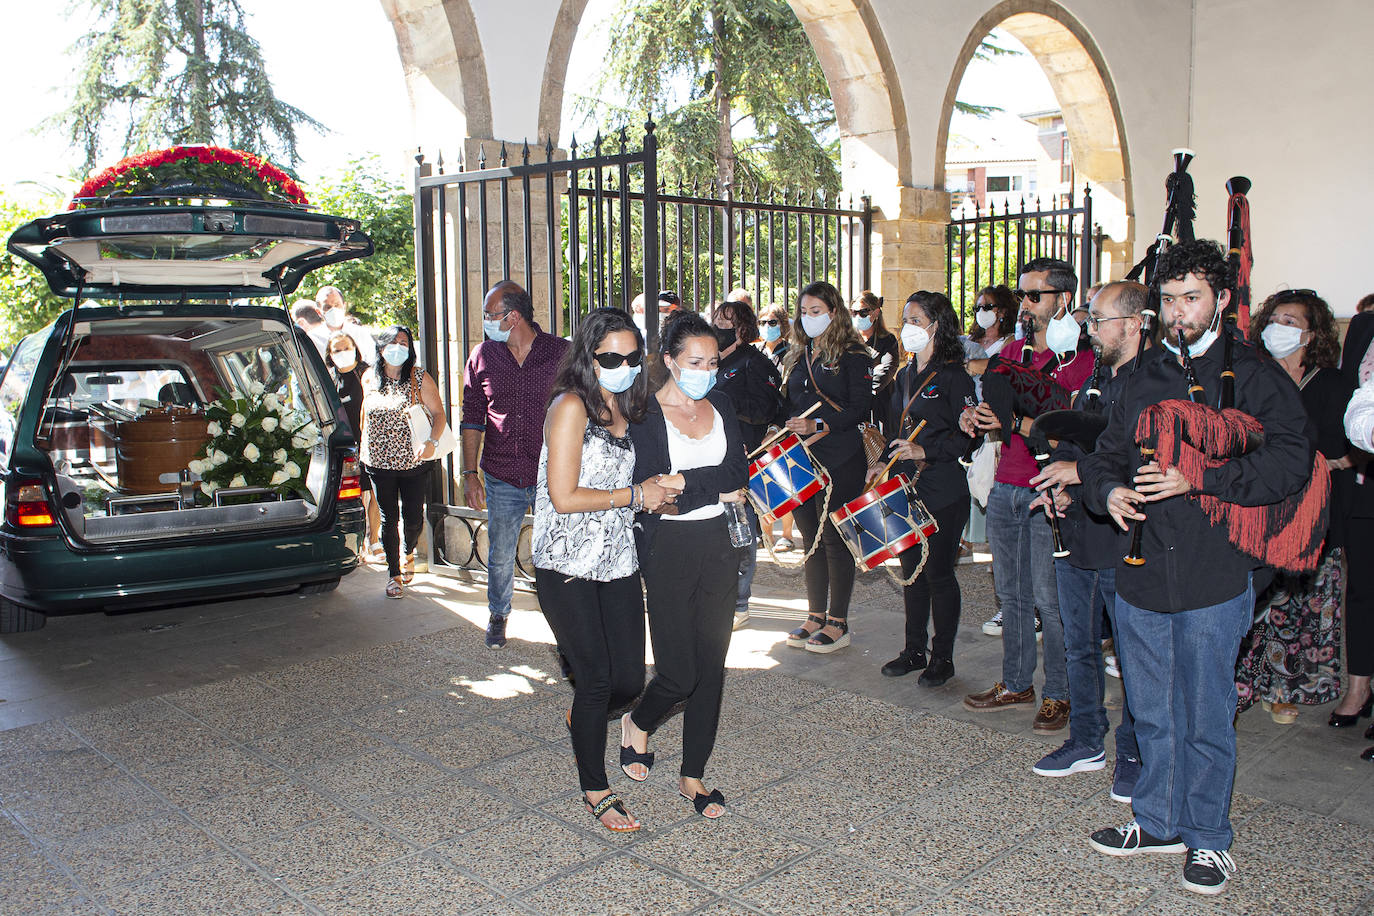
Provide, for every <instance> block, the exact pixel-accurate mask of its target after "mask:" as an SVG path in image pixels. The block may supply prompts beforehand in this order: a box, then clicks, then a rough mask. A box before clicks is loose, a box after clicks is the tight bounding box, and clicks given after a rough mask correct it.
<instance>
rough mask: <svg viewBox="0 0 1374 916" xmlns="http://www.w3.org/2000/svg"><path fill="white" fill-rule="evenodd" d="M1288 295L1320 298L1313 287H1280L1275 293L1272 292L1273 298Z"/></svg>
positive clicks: (1285, 297)
mask: <svg viewBox="0 0 1374 916" xmlns="http://www.w3.org/2000/svg"><path fill="white" fill-rule="evenodd" d="M1290 296H1312V297H1313V298H1314V299H1320V298H1321V297H1320V296H1318V295H1317V291H1316V290H1315V289H1281V290H1279V291H1278V292H1277V293H1274V298H1275V299H1287V298H1288V297H1290Z"/></svg>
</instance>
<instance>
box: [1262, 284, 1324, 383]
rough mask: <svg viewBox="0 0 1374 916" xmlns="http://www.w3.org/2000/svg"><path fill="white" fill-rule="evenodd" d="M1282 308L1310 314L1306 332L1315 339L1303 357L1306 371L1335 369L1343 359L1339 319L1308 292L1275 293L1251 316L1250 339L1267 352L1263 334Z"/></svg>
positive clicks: (1294, 290) (1303, 365) (1315, 295)
mask: <svg viewBox="0 0 1374 916" xmlns="http://www.w3.org/2000/svg"><path fill="white" fill-rule="evenodd" d="M1281 305H1301V306H1302V308H1303V311H1304V312H1306V313H1307V329H1308V330H1309V331H1311V332H1312V340H1311V342H1310V343H1308V345H1307V350H1306V352H1304V353H1303V356H1302V367H1303V368H1304V369H1334V368H1335V367H1336V364H1337V363H1339V362H1340V360H1341V335H1340V332H1339V331H1338V330H1336V316H1335V315H1333V314H1332V313H1331V306H1329V305H1327V304H1326V300H1325V299H1323V298H1322V297H1321V296H1318V295H1317V294H1316V293H1312V292H1309V291H1307V290H1297V289H1286V290H1284V291H1283V292H1279V293H1275V294H1274V295H1272V296H1270V297H1269V298H1268V299H1265V300H1264V304H1263V305H1261V306H1260V307H1259V310H1258V311H1256V312H1255V313H1254V314H1253V315H1251V316H1250V339H1251V340H1253V341H1254V342H1255V343H1256V344H1258V345H1259V348H1260V349H1261V350H1265V352H1268V350H1267V348H1266V347H1265V346H1264V338H1263V336H1262V333H1263V331H1264V328H1265V325H1267V324H1269V319H1271V318H1273V317H1274V310H1275V309H1277V308H1278V307H1279V306H1281Z"/></svg>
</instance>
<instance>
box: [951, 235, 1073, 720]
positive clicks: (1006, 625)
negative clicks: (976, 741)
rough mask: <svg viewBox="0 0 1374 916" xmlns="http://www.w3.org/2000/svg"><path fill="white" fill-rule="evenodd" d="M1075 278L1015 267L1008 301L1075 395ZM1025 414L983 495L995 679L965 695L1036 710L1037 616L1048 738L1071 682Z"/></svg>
mask: <svg viewBox="0 0 1374 916" xmlns="http://www.w3.org/2000/svg"><path fill="white" fill-rule="evenodd" d="M1077 288H1078V278H1077V277H1076V276H1075V275H1074V271H1073V265H1072V264H1069V263H1068V262H1066V261H1059V260H1055V259H1053V258H1036V259H1035V260H1033V261H1029V262H1028V263H1027V264H1026V265H1025V266H1024V267H1023V268H1021V277H1020V281H1019V283H1018V286H1017V289H1016V298H1017V300H1018V301H1020V303H1021V316H1022V318H1024V317H1025V316H1027V315H1030V316H1031V317H1032V318H1033V319H1034V324H1035V332H1034V336H1033V337H1032V338H1031V342H1032V348H1033V351H1034V355H1033V356H1032V358H1031V365H1032V366H1034V367H1036V368H1037V369H1042V368H1045V367H1046V366H1052V368H1051V369H1050V375H1051V376H1052V377H1053V378H1054V380H1055V381H1056V382H1058V383H1059V384H1060V385H1061V386H1062V387H1063V388H1064V389H1065V390H1066V391H1069V392H1074V391H1077V390H1078V389H1079V388H1080V387H1081V386H1082V384H1083V382H1084V381H1086V380H1087V378H1088V376H1089V375H1090V374H1091V373H1092V368H1093V356H1092V352H1091V351H1090V350H1088V349H1087V348H1086V347H1085V348H1083V349H1079V346H1078V344H1079V334H1080V331H1081V329H1080V327H1079V325H1078V322H1077V321H1075V320H1074V317H1073V314H1072V311H1071V310H1072V309H1073V295H1074V291H1075V290H1076V289H1077ZM1032 419H1033V418H1030V417H1026V418H1021V420H1020V423H1021V428H1020V429H1019V430H1004V431H1003V435H1004V441H1005V444H1004V445H1003V446H1002V457H1001V459H1000V460H999V461H998V463H997V476H996V477H995V479H994V480H995V482H994V483H993V487H992V493H991V494H990V495H989V496H988V547H989V549H990V550H991V551H992V577H993V586H994V588H995V589H996V591H997V600H998V602H999V603H1000V604H1001V606H1002V679H1001V680H1000V681H998V682H997V683H996V684H994V685H993V686H992V687H991V688H990V689H988V690H985V691H983V692H982V693H975V694H973V695H971V696H969V697H966V698H965V699H964V705H965V706H966V707H968V708H969V709H972V710H975V711H978V712H988V711H992V710H997V709H1010V708H1012V707H1033V706H1034V705H1035V686H1034V677H1035V641H1036V640H1035V612H1036V611H1037V610H1039V612H1040V621H1041V623H1042V624H1043V627H1044V643H1045V691H1044V696H1043V702H1041V704H1040V709H1039V711H1038V712H1037V713H1036V716H1035V722H1034V724H1033V728H1034V730H1035V731H1037V732H1041V733H1051V732H1056V731H1059V730H1060V729H1062V728H1063V727H1064V726H1065V725H1067V724H1068V721H1069V680H1068V673H1067V671H1066V666H1065V659H1064V626H1063V624H1062V623H1061V622H1060V619H1059V594H1058V590H1057V588H1056V585H1055V581H1054V556H1053V554H1054V546H1053V539H1052V537H1051V535H1050V526H1049V520H1048V519H1047V518H1046V516H1045V514H1044V513H1043V512H1042V511H1040V510H1035V511H1032V510H1031V509H1030V504H1031V503H1032V502H1033V501H1034V500H1035V497H1036V495H1037V493H1036V491H1035V488H1034V487H1032V486H1031V483H1030V481H1031V478H1032V477H1034V476H1035V474H1036V472H1037V468H1036V465H1035V459H1034V458H1032V457H1031V453H1030V450H1029V449H1028V448H1027V447H1026V440H1025V439H1024V438H1022V434H1023V433H1025V432H1027V431H1028V430H1029V429H1030V425H1031V420H1032ZM960 424H961V425H962V426H963V427H964V429H965V431H966V432H969V433H970V434H971V435H972V434H975V433H978V432H988V431H989V430H993V429H999V428H1000V424H999V423H998V421H997V418H996V417H995V416H994V415H993V412H992V410H991V409H990V408H989V407H988V406H987V404H986V403H984V404H980V405H979V406H978V407H976V408H969V409H967V410H966V411H965V412H964V416H963V417H961V418H960Z"/></svg>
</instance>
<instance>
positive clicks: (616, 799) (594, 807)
mask: <svg viewBox="0 0 1374 916" xmlns="http://www.w3.org/2000/svg"><path fill="white" fill-rule="evenodd" d="M582 803H583V804H585V805H586V806H587V810H588V811H590V812H591V813H592V817H594V818H596V819H597V821H599V822H600V823H601V826H602V827H605V828H606V829H607V830H609V831H611V832H612V833H634V832H635V831H636V830H638V829H639V828H640V825H639V824H630V825H628V826H625V827H616V826H613V825H611V824H608V823H606V822H605V821H603V820H601V817H602V815H604V814H605V813H606V812H607V811H615V812H616V813H617V814H619V815H620V816H621V817H626V818H628V817H629V816H630V812H628V811H626V810H625V804H624V802H622V801H621V800H620V796H619V795H616V794H615V793H614V792H612V793H610V794H609V795H607V796H606V797H605V798H603V799H601V801H599V802H597V803H596V804H592V800H591V799H590V798H589V797H588V796H587V793H586V792H583V793H582Z"/></svg>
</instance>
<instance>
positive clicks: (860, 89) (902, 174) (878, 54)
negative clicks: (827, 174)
mask: <svg viewBox="0 0 1374 916" xmlns="http://www.w3.org/2000/svg"><path fill="white" fill-rule="evenodd" d="M788 2H789V4H790V5H791V7H792V9H793V10H794V11H795V12H796V14H797V18H798V19H800V20H801V22H802V26H803V27H804V28H805V29H806V33H807V35H808V36H809V37H810V39H811V45H812V47H813V48H815V50H816V56H817V57H818V58H819V59H820V63H821V69H822V70H823V71H824V73H825V77H826V81H827V82H828V83H829V85H830V93H831V96H832V98H833V99H834V101H835V118H836V122H837V124H838V126H839V131H840V148H841V174H842V176H843V178H844V182H845V185H846V186H847V187H852V188H853V189H854V190H856V191H857V190H864V191H866V192H868V193H871V194H872V195H873V202H874V205H875V206H876V207H878V208H879V209H883V210H885V211H886V212H888V213H892V214H895V213H896V212H897V209H898V189H899V188H900V187H901V186H910V184H911V138H910V134H909V132H908V130H907V125H906V108H905V105H904V104H903V102H902V94H901V88H900V85H899V83H898V80H897V76H896V72H897V71H896V67H895V65H894V64H893V61H892V54H891V52H890V50H889V49H888V46H887V41H886V40H885V39H884V37H883V32H882V28H881V26H880V25H879V23H878V19H877V16H876V15H875V14H874V12H873V8H872V6H871V5H870V3H869V0H788ZM586 6H587V0H562V3H561V4H560V6H559V10H558V17H557V20H556V22H555V25H554V29H553V34H552V36H551V38H550V41H549V49H548V54H547V55H546V58H545V64H544V79H543V83H542V90H541V92H540V98H539V118H538V123H539V134H540V136H542V137H551V136H557V134H558V128H559V121H560V119H561V117H562V111H563V90H564V79H565V77H566V74H567V70H568V58H569V56H570V55H571V53H572V46H573V42H574V41H575V40H576V37H577V29H578V26H579V24H580V23H581V20H582V13H583V11H584V10H585V9H586Z"/></svg>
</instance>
